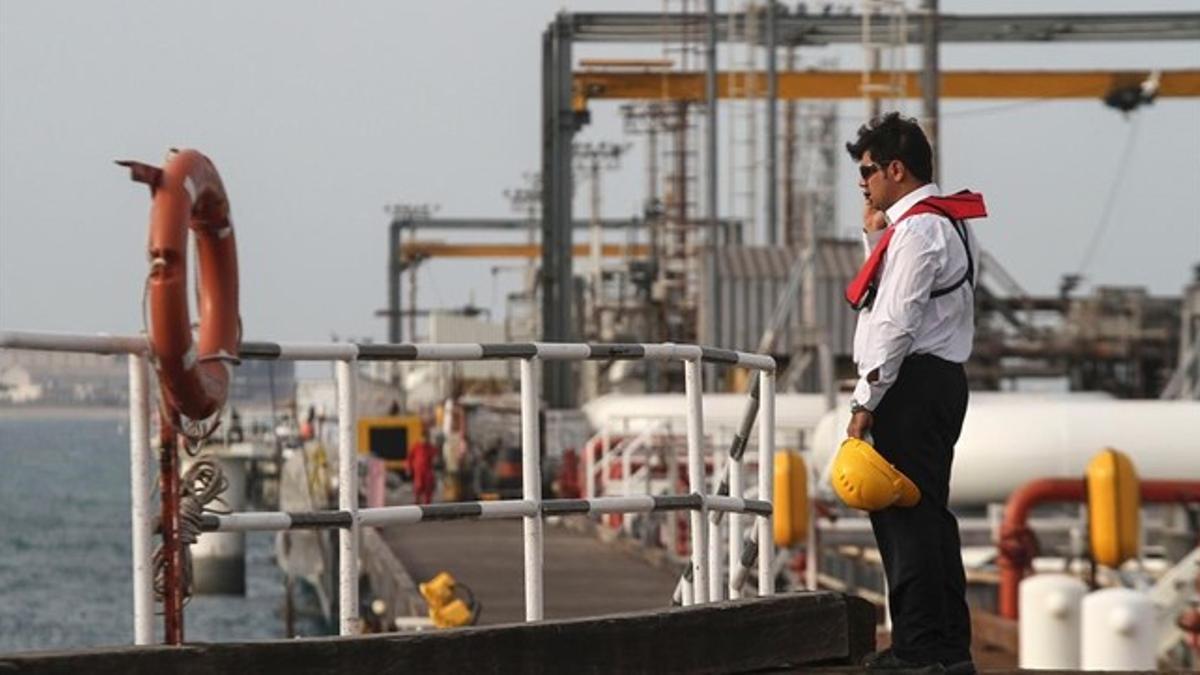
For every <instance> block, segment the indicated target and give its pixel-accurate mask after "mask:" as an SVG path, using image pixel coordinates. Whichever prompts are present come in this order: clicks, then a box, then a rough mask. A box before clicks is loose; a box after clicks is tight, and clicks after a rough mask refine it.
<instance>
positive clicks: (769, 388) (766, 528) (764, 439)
mask: <svg viewBox="0 0 1200 675" xmlns="http://www.w3.org/2000/svg"><path fill="white" fill-rule="evenodd" d="M758 386H759V387H760V389H759V394H758V396H759V409H758V498H759V499H762V500H763V501H768V502H771V504H772V506H774V504H775V495H774V491H775V490H774V487H775V481H773V480H772V475H771V474H772V469H773V468H774V466H775V373H774V372H769V371H765V370H764V371H763V372H762V375H761V376H759V378H758ZM771 521H772V518H759V519H758V594H759V595H760V596H763V595H774V594H775V585H774V583H772V582H773V581H774V580H773V579H772V577H771V563H772V562H774V560H775V537H774V533H773V529H772V522H771Z"/></svg>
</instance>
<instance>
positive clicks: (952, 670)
mask: <svg viewBox="0 0 1200 675" xmlns="http://www.w3.org/2000/svg"><path fill="white" fill-rule="evenodd" d="M975 672H976V671H975V662H974V661H972V660H971V659H967V660H965V661H956V662H954V663H951V664H949V665H947V666H946V675H975Z"/></svg>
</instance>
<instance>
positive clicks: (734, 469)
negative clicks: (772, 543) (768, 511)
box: [729, 457, 744, 600]
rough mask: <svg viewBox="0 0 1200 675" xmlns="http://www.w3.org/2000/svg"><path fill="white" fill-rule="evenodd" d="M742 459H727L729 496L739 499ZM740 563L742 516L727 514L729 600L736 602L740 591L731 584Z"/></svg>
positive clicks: (741, 483)
mask: <svg viewBox="0 0 1200 675" xmlns="http://www.w3.org/2000/svg"><path fill="white" fill-rule="evenodd" d="M742 468H743V467H742V458H741V457H738V458H736V459H735V458H733V457H730V458H729V496H730V497H733V498H734V499H741V498H742V497H743V496H744V491H743V489H742V485H743V481H742ZM741 561H742V514H740V513H731V514H729V599H730V600H737V599H738V598H740V597H742V589H741V587H740V586H736V585H734V583H733V573H734V570H736V569H737V568H738V565H739V564H741Z"/></svg>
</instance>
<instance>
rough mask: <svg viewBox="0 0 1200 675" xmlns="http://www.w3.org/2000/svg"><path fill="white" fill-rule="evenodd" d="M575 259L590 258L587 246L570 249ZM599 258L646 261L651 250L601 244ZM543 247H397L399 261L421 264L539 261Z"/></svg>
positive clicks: (426, 243)
mask: <svg viewBox="0 0 1200 675" xmlns="http://www.w3.org/2000/svg"><path fill="white" fill-rule="evenodd" d="M571 254H572V255H574V256H575V257H582V256H586V255H590V254H591V248H590V246H588V245H587V244H576V245H575V246H573V247H572V249H571ZM600 254H601V255H603V256H604V257H606V258H616V257H622V256H627V255H628V256H633V257H645V256H647V255H649V254H650V247H649V246H647V245H645V244H630V245H625V244H604V245H603V246H601V249H600ZM541 255H542V247H541V245H539V244H533V245H530V244H450V243H446V242H441V241H413V242H406V243H403V244H401V245H400V258H401V259H402V260H407V261H412V260H423V259H425V258H540V257H541Z"/></svg>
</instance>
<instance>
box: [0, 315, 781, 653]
mask: <svg viewBox="0 0 1200 675" xmlns="http://www.w3.org/2000/svg"><path fill="white" fill-rule="evenodd" d="M0 348H3V349H31V350H48V351H65V352H84V353H96V354H126V355H128V357H129V374H130V402H129V408H130V418H131V422H132V423H131V424H130V463H131V468H132V475H133V480H132V485H131V491H132V503H133V508H132V518H133V538H134V542H133V575H134V584H133V585H134V634H135V642H136V643H137V644H149V643H150V642H152V637H151V632H152V630H153V625H154V613H153V567H152V564H151V560H150V557H151V556H150V537H151V532H152V528H151V514H150V510H149V508H148V505H149V504H150V501H151V500H150V495H151V485H150V481H149V480H148V479H149V477H150V476H151V471H152V463H151V453H150V450H149V447H150V443H149V424H148V420H149V416H150V394H149V390H148V387H147V386H146V378H147V359H148V355H149V350H148V345H147V342H146V338H145V336H137V335H103V334H98V335H87V334H73V333H51V332H35V331H0ZM238 356H239V358H240V359H243V360H280V361H334V362H337V368H335V373H334V375H335V380H336V385H337V391H338V397H337V398H338V406H337V413H338V462H339V482H338V510H336V511H316V512H307V513H286V512H245V513H231V514H205V515H204V516H203V517H202V519H201V530H202V531H247V530H267V531H277V530H286V529H312V528H330V529H337V530H338V531H339V550H340V556H339V569H338V593H339V632H340V633H341V634H342V635H350V634H354V633H357V632H358V631H359V618H358V578H357V575H358V553H359V552H358V535H359V533H358V529H359V527H362V526H384V525H391V524H400V523H418V522H424V521H429V520H447V519H467V518H473V519H483V520H487V519H507V518H520V519H522V521H523V522H524V548H525V616H526V619H527V620H530V621H533V620H538V619H541V618H542V605H543V602H542V589H543V585H542V544H543V542H542V524H543V522H542V521H543V518H545V517H547V516H561V515H582V514H604V513H650V512H655V511H688V512H689V513H690V514H691V515H690V517H691V527H690V530H691V539H692V542H691V544H692V545H691V564H690V565H689V568H688V571H689V573H690V574H689V575H688V576H689V578H690V579H692V582H691V583H690V584H689V591H690V592H689V593H688V597H689V598H690V599H691V600H692V601H694V602H697V603H700V602H707V601H709V599H710V592H709V591H710V589H709V581H710V580H709V574H710V570H709V551H708V541H707V539H708V538H709V536H710V535H709V532H708V527H706V525H707V520H708V518H707V517H706V516H707V515H708V514H709V513H712V514H718V513H739V514H747V515H753V516H756V517H757V519H758V529H757V534H758V535H759V536H758V537H757V539H758V545H759V555H758V565H759V589H758V592H759V595H770V594H772V593H773V588H772V585H771V583H770V574H769V567H768V566H769V562H770V558H771V553H770V550H771V548H770V547H771V546H772V543H771V512H772V498H771V489H772V485H771V480H770V473H769V472H770V467H771V458H772V456H773V454H774V449H775V424H774V407H775V405H774V395H775V388H774V387H775V376H774V373H775V360H774V359H773V358H771V357H770V356H764V355H760V354H750V353H746V352H739V351H733V350H727V349H718V348H714V347H703V346H698V345H682V344H673V343H667V344H640V343H629V344H573V343H547V342H530V343H513V344H509V343H503V344H484V343H468V344H446V343H439V344H372V343H356V342H346V343H331V344H322V343H281V342H266V341H243V342H242V343H241V344H240V345H239V354H238ZM476 360H517V361H520V365H521V381H520V387H521V447H522V466H523V481H522V483H523V494H522V499H519V500H507V501H500V502H455V503H443V504H429V505H420V506H394V507H383V508H366V509H359V508H358V501H357V495H358V475H357V471H356V470H355V466H356V461H357V454H358V453H357V438H356V435H357V424H356V411H355V408H354V389H355V386H356V382H357V379H358V373H357V370H356V369H355V368H354V363H355V362H356V361H476ZM586 360H654V361H683V362H684V389H685V391H684V394H685V398H686V414H685V422H686V425H685V429H686V433H685V437H686V439H687V461H688V485H689V490H690V493H689V494H686V495H657V496H654V495H624V496H610V497H600V498H590V499H546V500H543V499H542V495H541V480H540V476H541V466H540V453H539V449H538V443H539V438H538V423H537V422H538V405H539V404H538V397H537V391H536V386H535V382H536V380H535V378H534V369H535V367H536V365H537V363H538V362H540V361H586ZM701 363H714V364H723V365H729V366H738V367H743V368H749V369H751V370H756V371H759V377H758V386H757V387H752V392H753V393H752V398H755V399H758V400H756V401H755V402H754V403H753V404H752V405H753V407H755V408H757V407H759V403H760V402H761V409H762V416H761V420H760V425H759V443H758V454H759V458H758V459H759V461H758V464H759V466H758V473H759V486H760V491H761V494H760V497H761V498H760V499H758V500H754V499H745V498H743V497H742V496H741V493H740V490H738V489H735V490H734V491H732V492H726V491H725V490H722V491H719V492H718V494H715V495H707V494H705V492H706V490H705V481H704V473H705V465H704V458H703V453H702V444H703V443H704V420H703V408H702V406H701V395H702V393H701V381H700V364H701ZM744 433H748V427H746V428H745V429H744ZM740 440H741V441H742V443H743V445H742V447H743V448H744V437H742V438H741V439H740ZM627 449H628V448H626V450H627ZM739 487H740V486H739ZM733 529H734V528H731V533H732V531H733ZM714 543H716V542H714ZM730 546H731V549H732V550H734V551H740V547H741V541H740V539H739V540H738V541H736V542H735V541H732V539H731V542H730ZM716 550H717V553H719V551H720V547H719V545H718V546H717V548H716ZM716 569H717V570H718V571H719V566H718V568H716ZM731 571H732V570H731ZM739 585H740V584H739ZM718 587H719V584H718V583H716V580H715V579H714V588H718ZM717 595H718V594H715V593H714V594H711V599H713V600H716V599H719V597H717Z"/></svg>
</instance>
